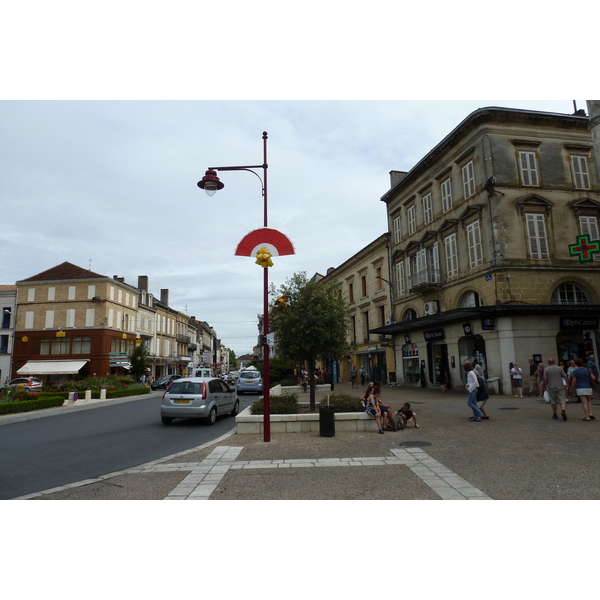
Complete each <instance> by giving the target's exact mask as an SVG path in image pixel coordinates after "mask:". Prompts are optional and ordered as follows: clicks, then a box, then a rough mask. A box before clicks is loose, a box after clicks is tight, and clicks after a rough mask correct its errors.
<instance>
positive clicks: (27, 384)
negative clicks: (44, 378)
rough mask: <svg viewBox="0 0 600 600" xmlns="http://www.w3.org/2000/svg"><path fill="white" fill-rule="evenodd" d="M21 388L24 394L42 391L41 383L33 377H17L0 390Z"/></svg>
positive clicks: (0, 387)
mask: <svg viewBox="0 0 600 600" xmlns="http://www.w3.org/2000/svg"><path fill="white" fill-rule="evenodd" d="M19 385H21V386H23V388H22V389H24V390H25V391H26V392H41V391H42V382H41V381H40V380H39V379H36V378H35V377H17V379H13V380H12V381H9V382H8V383H7V384H6V385H3V386H0V389H3V388H14V387H17V386H19Z"/></svg>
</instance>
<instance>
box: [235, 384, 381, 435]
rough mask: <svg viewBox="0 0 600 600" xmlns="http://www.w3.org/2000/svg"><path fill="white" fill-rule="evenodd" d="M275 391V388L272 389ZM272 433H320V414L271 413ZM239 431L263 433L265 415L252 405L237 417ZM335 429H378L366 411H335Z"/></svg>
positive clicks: (240, 432)
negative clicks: (258, 412) (254, 413)
mask: <svg viewBox="0 0 600 600" xmlns="http://www.w3.org/2000/svg"><path fill="white" fill-rule="evenodd" d="M271 393H273V390H271ZM270 421H271V433H319V415H318V413H315V414H310V415H307V414H303V415H271V419H270ZM235 422H236V425H237V433H239V434H248V433H263V432H264V423H263V422H264V417H263V415H251V414H250V407H248V408H246V409H245V410H243V411H242V412H241V413H240V414H239V415H237V417H236V418H235ZM335 430H336V432H340V431H352V432H358V431H377V423H376V422H375V419H374V418H373V417H371V416H369V415H368V414H367V413H365V412H352V413H335Z"/></svg>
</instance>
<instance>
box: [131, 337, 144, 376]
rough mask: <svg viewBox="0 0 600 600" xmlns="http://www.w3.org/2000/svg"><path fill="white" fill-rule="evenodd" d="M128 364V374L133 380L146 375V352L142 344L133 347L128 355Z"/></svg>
mask: <svg viewBox="0 0 600 600" xmlns="http://www.w3.org/2000/svg"><path fill="white" fill-rule="evenodd" d="M129 362H130V363H131V369H129V374H130V375H131V376H132V377H133V378H134V379H136V380H137V379H139V378H140V377H141V376H142V375H145V374H146V372H147V370H148V352H147V351H146V347H145V346H144V344H143V343H142V344H137V345H136V346H134V347H133V350H132V351H131V352H130V353H129Z"/></svg>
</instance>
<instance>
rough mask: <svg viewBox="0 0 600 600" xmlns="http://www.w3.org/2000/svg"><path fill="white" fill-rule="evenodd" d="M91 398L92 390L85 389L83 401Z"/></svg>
mask: <svg viewBox="0 0 600 600" xmlns="http://www.w3.org/2000/svg"><path fill="white" fill-rule="evenodd" d="M91 399H92V390H85V401H86V402H89V401H90V400H91Z"/></svg>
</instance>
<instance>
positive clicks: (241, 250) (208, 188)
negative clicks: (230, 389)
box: [198, 131, 294, 442]
mask: <svg viewBox="0 0 600 600" xmlns="http://www.w3.org/2000/svg"><path fill="white" fill-rule="evenodd" d="M267 137H268V136H267V132H266V131H263V136H262V139H263V164H262V165H243V166H236V167H209V169H208V170H207V171H206V173H205V174H204V177H203V178H202V179H201V180H200V181H199V182H198V187H199V188H201V189H203V190H204V191H205V192H206V193H207V194H208V195H209V196H212V195H214V194H215V193H216V192H217V191H218V190H221V189H223V187H224V184H223V183H222V182H221V180H220V179H219V177H218V175H217V171H250V173H254V175H256V176H257V177H258V178H259V179H260V182H261V187H262V196H263V204H264V228H263V229H260V230H256V231H253V232H251V233H250V234H248V235H247V236H246V237H245V238H244V239H243V240H242V241H241V242H240V244H239V246H238V249H237V251H236V254H237V255H241V256H256V257H257V263H258V264H260V265H261V266H263V267H265V268H264V292H263V311H264V316H263V336H262V337H261V338H260V340H261V343H262V344H263V357H264V359H263V360H264V363H263V392H264V441H265V442H269V441H271V394H270V387H271V386H270V368H269V345H268V343H267V335H268V333H269V270H268V268H267V267H268V266H271V264H272V262H271V261H270V256H272V255H278V256H279V255H282V254H293V253H294V251H293V246H292V245H291V242H290V241H289V240H288V239H287V238H286V237H285V236H284V235H283V234H282V233H280V232H278V231H276V230H273V229H268V227H267V225H268V223H267V168H268V165H267ZM253 169H262V170H263V176H262V178H261V177H260V175H259V174H258V173H256V171H254V170H253ZM265 254H266V256H267V260H265V261H264V263H263V262H259V260H260V259H261V257H262V258H263V259H264V257H265ZM267 262H268V263H269V264H267Z"/></svg>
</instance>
